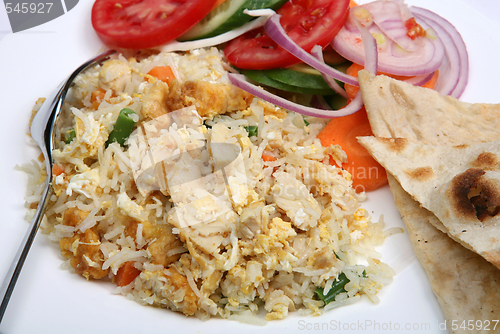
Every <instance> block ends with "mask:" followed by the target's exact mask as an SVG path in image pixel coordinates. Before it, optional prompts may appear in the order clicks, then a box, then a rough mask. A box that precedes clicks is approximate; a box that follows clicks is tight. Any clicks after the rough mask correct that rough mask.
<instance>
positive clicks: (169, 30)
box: [92, 0, 217, 49]
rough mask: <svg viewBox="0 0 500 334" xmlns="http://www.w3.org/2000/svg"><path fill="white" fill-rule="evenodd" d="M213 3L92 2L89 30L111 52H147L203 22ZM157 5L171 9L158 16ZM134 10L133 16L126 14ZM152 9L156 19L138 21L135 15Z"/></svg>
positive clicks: (202, 0) (170, 0)
mask: <svg viewBox="0 0 500 334" xmlns="http://www.w3.org/2000/svg"><path fill="white" fill-rule="evenodd" d="M216 2H217V0H96V2H95V3H94V5H93V7H92V26H93V27H94V30H95V32H96V33H97V35H98V36H99V38H100V39H101V40H102V41H103V42H104V44H106V45H108V46H109V47H114V48H124V49H147V48H152V47H155V46H158V45H161V44H165V43H167V42H169V41H171V40H173V39H175V38H177V37H179V36H180V35H182V34H183V33H185V32H186V31H188V30H189V29H191V28H192V27H193V26H194V25H196V23H198V22H199V21H200V20H201V19H202V18H204V17H205V16H206V15H207V14H208V13H209V12H210V10H211V9H212V8H213V6H214V4H215V3H216ZM160 5H169V6H170V5H171V6H172V8H174V9H173V10H172V11H171V12H170V13H169V14H168V15H162V13H161V11H160V10H159V8H160ZM130 8H136V9H137V12H136V13H135V14H134V15H130V13H127V10H130ZM151 8H153V11H155V14H156V15H151V16H150V17H148V19H141V18H139V17H137V15H136V14H141V13H145V11H146V10H149V9H151Z"/></svg>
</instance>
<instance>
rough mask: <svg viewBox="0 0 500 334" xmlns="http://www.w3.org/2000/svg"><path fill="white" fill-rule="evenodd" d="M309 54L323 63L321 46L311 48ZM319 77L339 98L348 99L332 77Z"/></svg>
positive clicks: (324, 75)
mask: <svg viewBox="0 0 500 334" xmlns="http://www.w3.org/2000/svg"><path fill="white" fill-rule="evenodd" d="M311 54H312V55H313V56H314V57H316V58H318V60H319V61H321V62H323V63H324V62H325V60H324V59H323V49H322V48H321V46H319V45H315V46H313V48H312V49H311ZM321 75H322V76H323V79H325V81H326V83H327V84H328V86H330V88H331V89H333V91H334V92H336V93H337V94H339V95H340V96H342V97H344V98H346V99H348V98H349V96H348V95H347V93H346V91H345V89H344V88H342V87H340V85H339V84H338V83H337V81H335V79H333V78H332V77H330V76H328V75H326V74H324V73H321Z"/></svg>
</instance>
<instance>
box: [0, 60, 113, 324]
mask: <svg viewBox="0 0 500 334" xmlns="http://www.w3.org/2000/svg"><path fill="white" fill-rule="evenodd" d="M114 53H116V51H115V50H109V51H106V52H104V53H101V54H100V55H98V56H96V57H95V58H92V59H90V60H88V61H87V62H85V63H84V64H82V65H81V66H80V67H78V68H77V69H76V70H75V71H74V72H73V73H71V75H70V76H69V78H68V79H67V80H64V81H63V82H62V83H61V84H60V85H59V86H58V87H57V89H56V90H55V91H54V92H53V93H52V94H51V95H50V96H49V97H48V98H47V99H46V100H45V102H44V103H43V105H42V107H41V108H40V110H38V112H37V113H36V115H35V117H34V118H33V121H32V123H31V128H30V130H31V137H32V138H33V139H34V140H35V142H36V143H37V144H38V146H39V147H40V149H41V150H42V153H43V156H44V158H45V167H46V169H47V177H46V179H45V188H44V190H43V193H42V197H41V199H40V202H39V203H38V207H37V209H36V212H35V216H34V217H33V220H32V221H31V224H30V227H29V229H28V231H27V233H26V235H25V236H24V239H23V242H22V243H21V247H20V248H19V250H18V251H17V254H16V256H15V258H14V261H13V262H12V264H11V266H10V268H9V271H8V272H7V275H6V276H5V279H4V281H3V283H2V286H1V287H0V296H2V295H3V296H4V297H3V300H2V304H1V305H0V322H1V321H2V318H3V315H4V313H5V310H6V308H7V304H8V303H9V300H10V297H11V295H12V291H13V290H14V286H15V285H16V282H17V279H18V277H19V274H20V273H21V269H22V267H23V264H24V261H25V260H26V257H27V256H28V252H29V249H30V247H31V245H32V243H33V240H34V239H35V235H36V233H37V231H38V228H39V227H40V223H41V221H42V217H43V214H44V213H45V209H46V207H47V202H48V201H47V199H48V198H49V197H50V195H51V194H52V190H53V189H52V184H51V176H52V166H53V160H52V150H53V149H54V128H55V124H56V122H57V118H58V116H59V114H60V112H61V109H62V105H63V102H64V99H65V98H66V93H67V92H68V90H69V88H70V87H71V84H72V83H73V80H74V79H75V77H76V76H77V75H78V74H80V73H81V72H83V71H85V70H87V69H88V68H90V67H92V66H94V65H96V64H99V63H101V62H103V61H105V60H107V59H109V56H111V55H112V54H114Z"/></svg>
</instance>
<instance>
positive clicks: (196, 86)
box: [166, 80, 253, 118]
mask: <svg viewBox="0 0 500 334" xmlns="http://www.w3.org/2000/svg"><path fill="white" fill-rule="evenodd" d="M252 99H253V96H252V95H251V94H249V93H247V92H245V91H244V90H242V89H240V88H237V87H234V86H232V85H226V84H216V83H211V82H208V81H202V80H199V81H186V82H184V83H182V84H181V83H179V82H177V81H175V80H174V81H172V83H171V85H170V91H169V93H168V96H167V100H166V102H167V105H166V107H167V110H168V111H175V110H178V109H181V108H184V107H188V106H195V107H196V110H197V111H198V114H199V115H200V116H201V117H207V118H212V117H214V116H215V115H219V114H225V113H227V112H231V111H236V110H245V109H247V108H248V106H249V105H250V103H251V102H252Z"/></svg>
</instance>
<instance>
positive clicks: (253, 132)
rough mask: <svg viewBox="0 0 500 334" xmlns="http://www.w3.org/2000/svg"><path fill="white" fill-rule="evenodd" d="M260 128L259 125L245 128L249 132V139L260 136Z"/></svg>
mask: <svg viewBox="0 0 500 334" xmlns="http://www.w3.org/2000/svg"><path fill="white" fill-rule="evenodd" d="M258 129H259V127H258V126H257V125H250V126H245V130H247V132H248V137H254V136H255V137H256V136H257V134H258Z"/></svg>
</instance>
